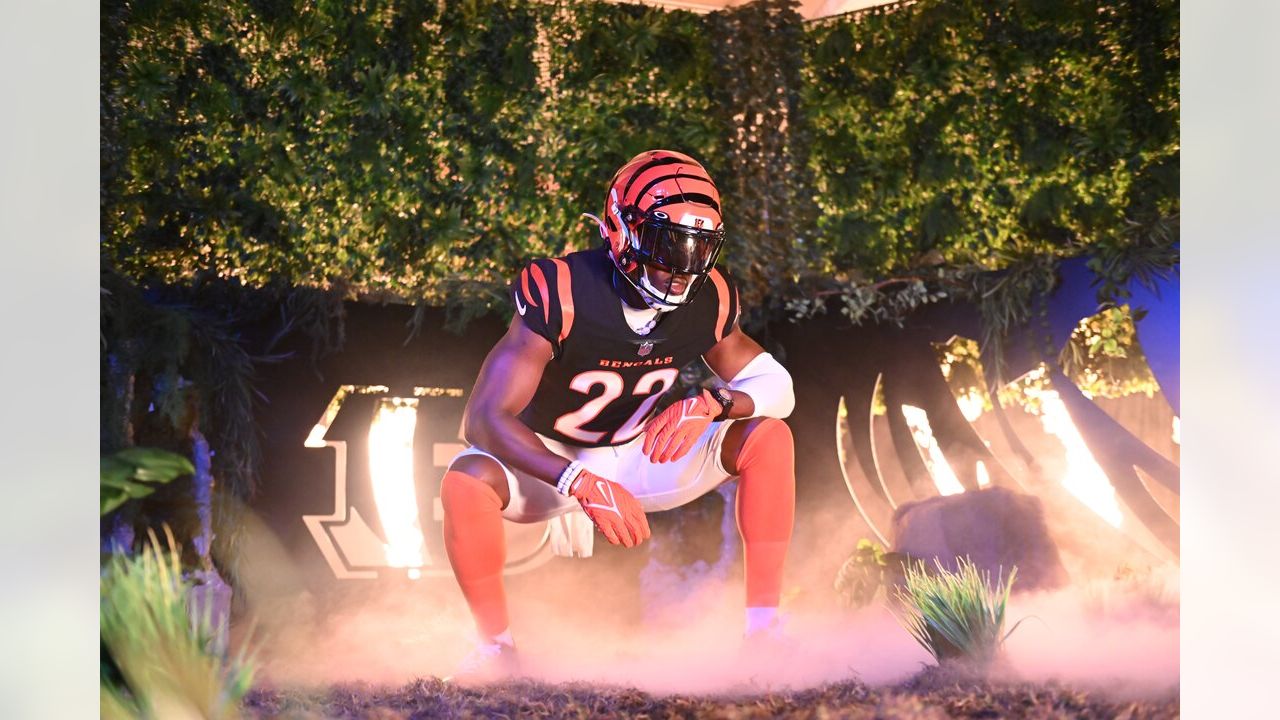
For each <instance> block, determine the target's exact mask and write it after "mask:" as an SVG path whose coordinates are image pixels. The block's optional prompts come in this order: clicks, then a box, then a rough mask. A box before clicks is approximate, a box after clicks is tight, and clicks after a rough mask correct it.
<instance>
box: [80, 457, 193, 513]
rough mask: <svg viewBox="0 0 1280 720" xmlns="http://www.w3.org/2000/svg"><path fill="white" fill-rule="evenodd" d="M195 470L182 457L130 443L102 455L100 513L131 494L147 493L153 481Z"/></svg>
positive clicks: (152, 485) (161, 482)
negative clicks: (128, 446)
mask: <svg viewBox="0 0 1280 720" xmlns="http://www.w3.org/2000/svg"><path fill="white" fill-rule="evenodd" d="M195 471H196V469H195V467H194V466H192V464H191V461H190V460H188V459H186V458H185V457H183V456H181V455H178V454H177V453H171V452H169V451H167V450H157V449H156V448H141V447H132V448H126V449H124V450H121V451H120V452H117V453H114V454H112V455H107V456H104V457H103V458H102V461H101V463H100V464H99V479H100V482H101V486H100V488H99V492H98V497H99V500H100V502H101V504H102V513H101V514H103V515H106V514H107V513H109V512H111V511H112V510H115V509H116V508H118V507H120V506H121V505H123V504H124V503H125V501H127V500H129V499H131V498H143V497H146V496H148V495H150V494H151V493H153V492H155V491H156V488H155V486H156V485H162V484H164V483H167V482H169V481H170V480H173V479H174V478H176V477H179V476H181V475H190V474H192V473H194V472H195Z"/></svg>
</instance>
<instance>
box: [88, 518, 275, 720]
mask: <svg viewBox="0 0 1280 720" xmlns="http://www.w3.org/2000/svg"><path fill="white" fill-rule="evenodd" d="M165 535H166V538H167V541H168V547H167V549H166V548H164V547H162V546H161V544H160V541H159V539H158V538H157V537H156V535H155V533H151V541H150V544H149V545H148V546H147V547H145V548H144V549H143V551H142V552H141V553H139V554H138V555H136V556H134V557H129V556H126V555H123V554H118V555H115V556H113V557H112V559H111V560H110V561H109V562H108V564H107V567H106V568H105V570H104V572H103V576H102V584H101V593H102V598H101V600H102V605H101V609H100V622H101V632H102V648H103V668H102V670H103V672H102V678H101V682H100V695H101V710H102V717H103V718H108V719H114V718H120V719H122V720H123V719H124V718H148V719H150V718H157V719H161V718H162V719H164V720H169V719H170V718H210V719H215V720H216V719H219V718H236V717H239V716H240V702H241V700H242V699H243V698H244V696H245V694H246V693H248V691H249V689H250V686H251V685H252V682H253V673H254V663H253V661H252V659H250V658H249V657H247V655H246V653H245V652H244V651H243V650H242V651H241V652H240V653H238V654H237V655H236V656H235V657H229V655H228V652H229V651H228V647H227V628H226V627H225V626H223V625H221V624H215V623H214V621H213V619H212V616H211V609H212V606H211V604H206V605H205V606H204V607H203V608H202V611H201V612H198V613H195V614H194V616H193V614H192V613H191V612H190V611H189V610H188V606H187V593H188V591H189V589H190V587H191V584H190V583H189V582H187V581H185V580H184V579H183V577H182V568H181V566H180V564H179V561H178V552H177V549H176V547H175V543H174V540H173V535H172V533H170V532H169V531H168V529H167V528H166V529H165Z"/></svg>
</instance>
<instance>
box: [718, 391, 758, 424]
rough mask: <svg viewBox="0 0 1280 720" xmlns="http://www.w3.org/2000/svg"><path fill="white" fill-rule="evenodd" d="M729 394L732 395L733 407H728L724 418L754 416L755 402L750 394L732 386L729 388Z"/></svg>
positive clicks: (732, 418) (736, 418)
mask: <svg viewBox="0 0 1280 720" xmlns="http://www.w3.org/2000/svg"><path fill="white" fill-rule="evenodd" d="M729 394H730V395H732V396H733V407H732V408H729V417H727V418H725V419H726V420H740V419H742V418H749V417H755V414H756V402H755V401H754V400H752V399H751V396H750V395H748V394H746V393H744V392H742V391H741V390H734V389H732V388H730V390H729Z"/></svg>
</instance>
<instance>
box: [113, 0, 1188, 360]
mask: <svg viewBox="0 0 1280 720" xmlns="http://www.w3.org/2000/svg"><path fill="white" fill-rule="evenodd" d="M1178 36H1179V26H1178V12H1177V4H1176V3H1175V2H1172V0H1121V1H1120V2H1115V3H1107V4H1104V5H1098V4H1097V3H1094V2H1088V1H1086V0H1068V1H1066V2H1061V3H1043V2H1024V1H1022V0H991V1H990V2H985V1H984V2H977V1H976V0H969V1H967V2H952V1H950V0H920V1H919V2H914V3H901V4H897V5H892V6H887V7H877V8H872V9H869V10H867V11H860V12H857V13H851V14H848V15H844V16H840V17H836V18H831V19H827V20H823V21H820V22H815V23H811V24H809V25H805V24H803V23H802V22H801V20H800V16H799V15H798V14H797V13H796V10H795V3H794V2H793V0H757V2H753V3H748V4H746V5H743V6H740V7H736V8H730V9H727V10H725V11H722V12H716V13H710V14H707V15H696V14H693V13H689V12H684V11H665V10H660V9H656V8H653V7H649V6H643V5H639V4H618V3H606V2H596V1H594V0H585V1H584V0H551V1H549V2H530V1H528V0H466V1H462V0H449V1H446V2H438V3H437V2H413V1H410V0H366V1H365V2H359V3H345V4H344V3H318V4H315V3H311V4H299V3H293V2H282V3H261V2H255V1H252V0H231V1H230V2H223V3H202V2H194V1H193V0H180V1H178V2H171V3H151V2H119V1H118V0H117V1H114V2H109V3H108V4H107V5H105V6H104V7H103V12H102V69H103V70H102V83H101V88H102V89H101V103H100V106H101V111H100V112H101V115H100V117H101V130H102V163H101V166H102V228H103V233H104V238H103V249H104V254H105V257H106V259H107V260H108V261H109V262H110V263H111V264H112V265H114V266H116V267H118V268H120V270H121V271H122V272H124V273H125V274H126V275H127V276H129V277H130V278H132V279H135V280H138V281H141V282H143V283H144V284H148V283H151V282H153V281H161V282H167V283H179V284H192V283H194V282H197V279H198V278H199V277H200V276H201V274H202V273H207V274H211V275H212V276H215V277H220V278H224V279H227V278H233V279H236V280H238V281H240V282H242V283H244V284H246V285H249V286H254V287H259V286H265V285H270V284H272V283H274V282H279V283H283V284H284V285H286V286H291V287H292V286H305V287H312V288H318V289H321V290H327V291H333V292H335V293H337V294H338V295H339V296H343V297H358V298H366V299H375V300H388V299H393V300H399V301H405V302H414V303H419V304H423V305H433V306H444V307H447V308H448V309H449V310H450V318H451V319H452V320H453V321H454V324H455V326H456V325H460V324H462V323H465V321H466V320H467V319H469V318H471V317H474V316H475V315H476V314H478V313H483V312H486V311H489V310H492V309H498V308H505V307H506V303H507V300H506V296H505V293H504V291H503V288H504V287H505V285H506V283H507V282H508V281H509V279H510V277H511V275H512V273H513V272H514V270H515V269H516V268H518V267H519V265H520V264H521V263H523V262H524V261H526V260H527V259H528V258H530V257H532V256H535V255H557V254H560V253H563V252H565V251H567V250H573V249H580V248H582V247H585V246H588V245H591V244H594V243H596V242H598V238H597V235H596V233H595V230H594V227H593V226H592V224H591V223H588V222H584V221H583V220H582V219H581V217H580V213H582V212H584V211H590V212H597V213H598V212H599V210H600V208H601V205H602V203H603V197H602V194H603V189H604V187H605V183H606V182H607V181H608V178H609V175H610V173H612V172H613V171H614V170H615V169H616V168H617V167H619V166H620V165H621V164H622V163H623V162H625V161H626V160H627V159H629V158H630V157H631V156H632V155H634V154H635V153H636V152H639V151H641V150H643V149H646V148H649V147H655V146H662V147H668V148H671V149H674V150H680V151H684V152H688V153H690V154H692V155H694V156H695V157H698V158H700V159H702V160H703V161H704V162H705V163H706V164H707V165H708V168H709V169H710V170H711V172H712V175H713V177H716V178H717V179H718V182H719V183H720V185H721V188H722V190H723V193H724V204H725V209H726V211H727V217H729V219H730V224H729V227H730V231H731V233H732V237H733V241H732V242H731V243H730V245H729V246H728V248H727V249H726V254H725V262H726V264H727V265H728V266H729V267H730V268H731V269H732V270H733V271H734V272H735V274H736V275H738V277H739V279H740V281H741V287H742V295H743V298H744V301H745V305H746V306H747V307H748V308H749V310H750V311H752V312H755V311H756V310H757V309H758V308H763V310H761V312H768V313H772V312H776V311H779V310H784V309H789V310H790V312H791V313H792V314H793V315H804V314H811V313H812V312H816V311H818V310H819V308H822V309H825V308H826V307H827V306H828V304H829V303H827V302H825V301H826V300H832V301H833V302H835V305H836V306H838V307H839V308H840V309H841V311H842V312H844V314H845V315H847V316H848V317H849V319H850V320H851V321H854V322H860V321H863V320H885V319H889V320H894V319H900V318H901V317H902V316H903V315H904V314H906V313H908V312H910V311H911V310H913V309H914V308H916V307H918V306H920V305H921V304H924V303H927V302H935V301H937V300H939V299H942V298H967V299H971V300H976V301H979V302H980V303H981V304H982V305H983V309H984V315H985V316H986V317H987V319H988V320H989V321H990V323H991V326H992V328H993V330H992V334H991V337H990V338H988V340H991V341H995V342H998V340H996V339H995V338H998V337H999V336H1000V335H999V331H1000V329H1002V328H1007V327H1008V326H1009V325H1010V324H1013V323H1017V322H1021V321H1025V320H1026V319H1027V318H1028V317H1030V315H1031V314H1033V312H1034V308H1031V307H1029V306H1030V305H1032V304H1033V301H1034V298H1035V297H1036V295H1037V294H1038V293H1042V292H1044V291H1045V290H1046V289H1047V288H1049V287H1051V286H1052V285H1051V283H1046V282H1045V281H1044V280H1043V275H1042V271H1043V270H1044V269H1045V268H1046V267H1048V266H1050V265H1051V264H1052V261H1053V260H1056V259H1059V258H1063V257H1068V256H1075V255H1080V254H1086V255H1088V256H1089V257H1090V259H1091V261H1092V262H1091V265H1092V267H1093V268H1094V270H1095V271H1096V272H1098V274H1099V275H1100V276H1101V277H1102V278H1103V283H1102V285H1101V286H1100V287H1099V299H1100V301H1101V302H1102V303H1104V304H1120V303H1121V302H1122V301H1123V299H1124V290H1123V288H1124V286H1125V284H1126V283H1127V282H1128V280H1129V279H1130V278H1137V279H1139V280H1149V279H1150V278H1151V277H1154V275H1155V274H1159V273H1162V272H1167V271H1168V270H1169V269H1170V268H1172V267H1174V266H1176V264H1177V249H1176V244H1177V217H1178V183H1179V176H1178V159H1179V143H1178V109H1179V106H1178V96H1179V86H1178V67H1179V50H1178ZM1003 269H1008V270H1009V273H1008V275H1002V276H999V277H997V278H995V279H991V280H980V279H975V278H980V277H981V272H982V271H991V270H1003ZM1005 278H1011V279H1005ZM754 319H755V320H759V319H761V318H754ZM748 320H749V321H750V320H752V318H748Z"/></svg>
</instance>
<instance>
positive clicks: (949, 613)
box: [897, 558, 1021, 669]
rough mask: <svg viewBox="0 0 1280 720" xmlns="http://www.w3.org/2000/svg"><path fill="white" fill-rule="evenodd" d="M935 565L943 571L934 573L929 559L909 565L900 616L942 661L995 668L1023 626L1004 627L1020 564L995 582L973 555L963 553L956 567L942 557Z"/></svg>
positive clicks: (900, 595) (920, 641) (922, 644)
mask: <svg viewBox="0 0 1280 720" xmlns="http://www.w3.org/2000/svg"><path fill="white" fill-rule="evenodd" d="M934 564H935V565H936V566H937V572H932V573H931V572H929V571H928V570H927V568H926V566H925V564H924V561H919V562H917V563H913V564H910V565H908V566H907V568H906V583H905V587H904V588H902V589H899V590H898V593H897V595H898V599H899V600H901V601H902V606H903V610H902V613H901V614H900V615H899V621H900V622H902V624H903V626H904V627H905V628H906V629H907V631H908V632H910V633H911V636H912V637H914V638H915V639H916V642H918V643H920V645H921V646H922V647H923V648H924V649H925V650H928V651H929V654H930V655H932V656H933V657H934V659H935V660H937V661H938V663H939V664H940V665H941V664H942V663H944V662H960V663H963V664H966V665H969V666H971V667H973V668H974V669H985V668H988V667H990V666H991V664H992V663H993V662H995V661H996V660H997V659H998V658H999V656H1000V651H1001V648H1002V647H1003V645H1004V641H1005V639H1006V638H1008V637H1009V635H1010V634H1012V633H1013V631H1014V630H1016V629H1017V627H1018V626H1017V625H1014V626H1013V628H1012V629H1010V630H1009V632H1007V633H1006V632H1004V621H1005V606H1006V605H1007V604H1008V601H1009V591H1010V590H1011V589H1012V588H1013V581H1014V578H1015V577H1017V575H1018V568H1017V567H1015V568H1013V570H1012V571H1010V573H1009V577H1008V579H1007V580H1006V579H1004V578H1003V573H1001V574H1000V575H999V576H997V578H996V582H995V584H994V585H993V584H992V583H991V574H990V573H988V572H986V571H980V570H978V568H977V566H975V565H974V564H973V563H972V562H971V561H970V560H969V559H968V558H960V560H959V566H958V568H957V570H956V571H955V572H951V571H950V570H947V569H946V568H945V567H944V566H943V565H942V563H941V562H940V561H939V560H937V559H935V560H934ZM1019 624H1021V623H1020V622H1019Z"/></svg>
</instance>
